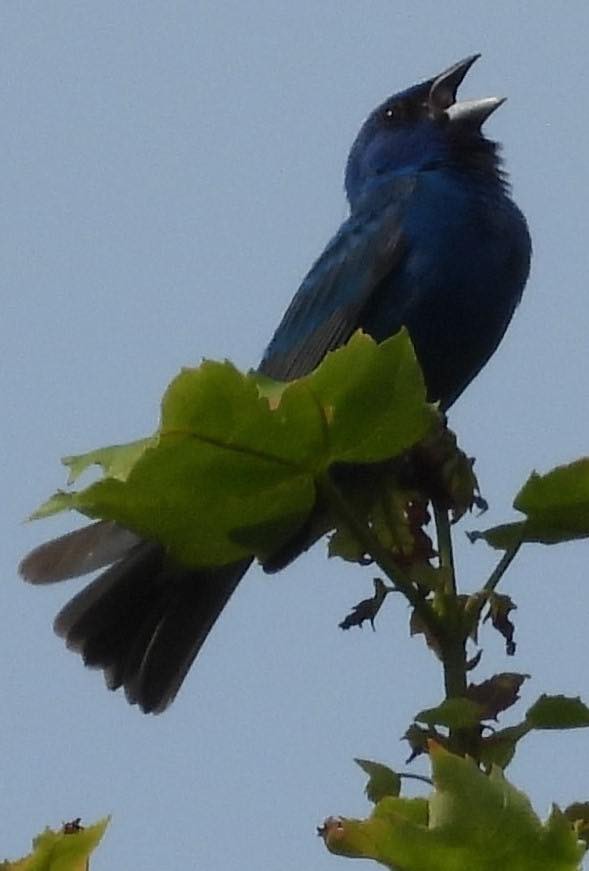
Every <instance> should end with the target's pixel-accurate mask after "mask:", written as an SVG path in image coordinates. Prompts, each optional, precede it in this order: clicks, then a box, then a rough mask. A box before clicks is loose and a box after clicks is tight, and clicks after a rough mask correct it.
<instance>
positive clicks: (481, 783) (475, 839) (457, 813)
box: [320, 747, 585, 871]
mask: <svg viewBox="0 0 589 871" xmlns="http://www.w3.org/2000/svg"><path fill="white" fill-rule="evenodd" d="M431 758H432V769H433V779H434V786H435V789H434V791H433V793H432V794H431V795H430V796H429V798H428V799H427V810H426V808H424V807H423V806H420V807H419V809H418V811H417V812H415V810H413V812H412V810H411V809H410V805H409V801H408V800H407V799H399V798H397V799H391V798H385V799H383V800H382V801H381V802H380V803H379V804H377V805H376V807H375V809H374V811H373V813H372V815H371V816H370V817H369V818H368V819H367V820H354V819H347V818H345V817H331V818H329V819H328V820H327V821H326V823H325V825H324V826H323V828H322V829H321V830H320V831H321V834H322V836H323V838H324V840H325V843H326V845H327V847H328V849H329V850H330V851H331V852H332V853H337V854H339V855H343V856H349V857H353V858H366V859H374V860H376V861H377V862H380V863H381V864H382V865H384V866H385V867H387V868H391V869H401V868H402V869H403V871H497V869H504V868H505V869H509V871H577V869H578V868H579V865H580V862H581V860H582V857H583V854H584V852H585V849H584V846H583V845H582V844H580V843H579V841H578V839H577V835H576V832H575V831H574V828H573V826H572V825H571V823H570V822H569V821H568V820H567V819H566V817H565V816H564V815H563V814H562V813H561V812H560V811H559V810H558V809H556V808H555V809H553V811H552V813H551V815H550V817H549V818H548V820H547V821H546V823H542V822H541V821H540V820H539V819H538V817H537V816H536V814H535V813H534V810H533V808H532V806H531V804H530V802H529V800H528V798H527V797H526V796H525V795H524V794H523V793H521V792H519V791H518V790H517V789H515V787H513V786H512V785H511V784H510V783H509V782H508V781H507V780H506V779H505V777H504V776H503V773H502V772H501V771H500V770H499V769H498V768H494V769H493V770H492V772H491V775H490V776H487V775H486V774H484V773H483V772H482V771H480V770H479V769H478V768H477V766H476V765H475V763H474V762H473V761H472V760H470V759H463V758H461V757H458V756H453V755H451V754H450V753H447V752H446V751H444V750H442V749H441V748H440V747H433V748H432V749H431ZM422 801H423V800H422Z"/></svg>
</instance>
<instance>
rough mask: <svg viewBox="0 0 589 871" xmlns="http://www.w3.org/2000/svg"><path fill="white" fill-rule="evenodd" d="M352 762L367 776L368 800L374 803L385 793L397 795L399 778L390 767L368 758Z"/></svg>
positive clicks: (399, 788)
mask: <svg viewBox="0 0 589 871" xmlns="http://www.w3.org/2000/svg"><path fill="white" fill-rule="evenodd" d="M354 762H356V763H357V764H358V765H359V766H360V768H361V769H362V771H365V772H366V774H368V776H369V780H368V783H367V784H366V789H365V791H366V795H367V796H368V800H369V801H372V802H374V803H375V804H376V802H379V801H380V800H381V799H383V798H384V797H385V796H387V795H388V796H398V795H399V793H400V792H401V778H400V776H399V775H398V774H397V772H396V771H393V769H392V768H389V767H388V766H387V765H382V764H381V763H380V762H371V761H370V760H369V759H355V760H354Z"/></svg>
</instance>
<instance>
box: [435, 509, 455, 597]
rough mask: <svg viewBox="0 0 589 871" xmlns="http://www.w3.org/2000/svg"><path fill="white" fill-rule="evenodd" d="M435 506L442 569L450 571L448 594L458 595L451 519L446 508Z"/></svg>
mask: <svg viewBox="0 0 589 871" xmlns="http://www.w3.org/2000/svg"><path fill="white" fill-rule="evenodd" d="M433 506H434V519H435V523H436V537H437V540H438V554H439V558H440V567H441V568H445V569H447V570H448V584H447V587H446V592H447V593H450V594H452V593H454V594H456V574H455V571H454V554H453V552H452V535H451V532H450V518H449V517H448V512H447V511H446V510H445V509H444V508H440V507H439V505H436V503H435V502H434V503H433Z"/></svg>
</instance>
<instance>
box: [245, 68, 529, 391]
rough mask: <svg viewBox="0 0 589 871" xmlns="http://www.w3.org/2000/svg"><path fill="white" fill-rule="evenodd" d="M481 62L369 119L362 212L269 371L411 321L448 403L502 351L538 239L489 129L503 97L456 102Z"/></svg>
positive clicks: (308, 292) (352, 176)
mask: <svg viewBox="0 0 589 871" xmlns="http://www.w3.org/2000/svg"><path fill="white" fill-rule="evenodd" d="M474 59H475V58H468V59H467V60H466V61H463V62H461V63H460V64H457V65H455V66H454V67H452V68H451V69H450V70H448V71H446V72H445V73H443V74H442V75H441V76H440V77H438V78H437V79H430V80H429V81H427V82H424V83H423V84H421V85H417V86H415V87H413V88H410V89H408V90H407V91H404V92H402V93H401V94H398V95H396V96H394V97H392V98H390V99H389V100H387V101H386V102H385V103H384V104H383V105H382V106H380V107H379V108H378V109H376V110H375V112H373V113H372V115H370V117H369V118H368V120H367V121H366V122H365V124H364V125H363V127H362V129H361V131H360V133H359V134H358V137H357V139H356V141H355V143H354V145H353V146H352V150H351V152H350V157H349V160H348V165H347V169H346V192H347V195H348V200H349V203H350V209H351V214H350V217H349V218H348V220H347V221H346V222H345V223H344V224H343V225H342V227H341V228H340V230H339V231H338V233H337V235H336V236H335V237H334V239H333V240H332V242H331V243H330V244H329V245H328V247H327V249H326V250H325V252H324V253H323V255H322V256H321V257H320V258H319V260H318V261H317V263H316V264H315V266H314V267H313V269H312V270H311V272H310V273H309V275H308V276H307V278H306V279H305V280H304V282H303V284H302V285H301V288H300V289H299V291H298V293H297V294H296V296H295V298H294V300H293V302H292V303H291V306H290V307H289V309H288V311H287V312H286V314H285V316H284V318H283V320H282V322H281V324H280V326H279V327H278V329H277V331H276V333H275V335H274V338H273V339H272V341H271V342H270V345H269V346H268V349H267V351H266V353H265V355H264V359H263V361H262V366H261V368H262V370H263V371H264V372H265V373H266V374H268V375H271V376H273V377H275V378H282V379H290V378H296V377H298V376H300V375H302V374H304V373H305V372H307V371H309V370H310V369H312V368H314V366H316V365H317V363H318V362H319V361H320V360H321V358H322V357H323V355H324V354H325V353H326V352H327V351H328V350H330V349H333V348H334V347H337V346H338V345H339V344H342V343H343V342H345V341H346V340H347V339H348V338H349V336H350V335H351V334H352V333H353V332H354V331H355V330H356V329H358V328H362V329H363V330H365V331H366V332H368V333H370V335H372V336H373V337H374V338H375V339H377V340H379V341H382V340H383V339H385V338H387V337H389V336H391V335H393V334H394V333H395V332H397V331H398V330H399V328H400V327H401V326H403V325H404V326H406V327H407V328H408V329H409V332H410V334H411V337H412V339H413V342H414V344H415V348H416V351H417V355H418V357H419V360H420V362H421V365H422V368H423V370H424V374H425V378H426V383H427V386H428V391H429V395H430V398H431V399H432V400H437V401H440V403H441V405H442V407H443V408H448V407H449V406H450V405H451V404H452V403H453V402H454V400H455V399H456V398H457V397H458V396H459V395H460V393H461V392H462V391H463V390H464V388H465V387H466V386H467V384H468V383H469V382H470V381H471V380H472V378H474V376H475V375H476V374H477V372H478V371H479V370H480V369H481V367H482V366H483V365H484V364H485V362H486V361H487V360H488V358H489V357H490V355H491V354H492V353H493V351H494V350H495V349H496V347H497V345H498V343H499V341H500V340H501V337H502V336H503V333H504V332H505V329H506V327H507V325H508V323H509V321H510V319H511V316H512V314H513V312H514V310H515V308H516V306H517V304H518V302H519V300H520V297H521V294H522V290H523V287H524V284H525V282H526V279H527V276H528V271H529V263H530V239H529V234H528V231H527V226H526V222H525V220H524V218H523V216H522V214H521V212H520V211H519V209H518V208H517V206H515V204H514V203H513V201H512V200H511V199H510V197H509V194H508V190H507V184H506V179H505V175H504V173H503V172H502V171H501V168H500V165H499V160H498V156H497V146H496V145H495V144H494V143H492V142H490V141H489V140H487V139H486V138H485V137H484V136H483V135H482V133H481V130H480V127H481V124H482V122H483V121H484V120H485V119H486V118H487V117H488V115H489V114H490V112H491V111H493V110H494V109H495V108H497V107H498V106H499V105H500V104H501V102H502V101H500V100H496V99H495V98H490V99H488V100H481V101H473V102H471V103H463V104H461V103H456V102H455V92H456V88H457V87H458V85H459V84H460V81H461V80H462V78H463V76H464V75H465V73H466V71H467V70H468V68H469V67H470V65H471V64H472V63H473V61H474ZM464 107H466V108H464Z"/></svg>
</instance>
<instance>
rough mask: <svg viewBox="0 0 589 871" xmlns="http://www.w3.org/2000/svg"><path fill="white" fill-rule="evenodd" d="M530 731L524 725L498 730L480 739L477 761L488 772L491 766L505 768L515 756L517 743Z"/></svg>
mask: <svg viewBox="0 0 589 871" xmlns="http://www.w3.org/2000/svg"><path fill="white" fill-rule="evenodd" d="M529 731H530V728H529V726H528V725H527V724H526V723H520V724H519V725H518V726H508V727H507V728H506V729H500V730H499V731H498V732H494V733H493V734H492V735H488V736H487V737H485V738H482V739H481V742H480V744H479V759H480V761H481V763H482V764H483V765H484V766H485V768H486V769H487V770H489V769H490V768H491V767H492V766H493V765H498V766H499V768H502V769H503V768H507V766H508V765H509V763H510V762H511V760H512V759H513V757H514V755H515V750H516V747H517V742H518V741H519V740H520V739H521V738H523V737H524V735H527V734H528V732H529Z"/></svg>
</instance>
